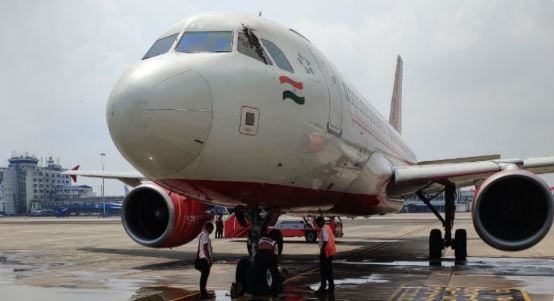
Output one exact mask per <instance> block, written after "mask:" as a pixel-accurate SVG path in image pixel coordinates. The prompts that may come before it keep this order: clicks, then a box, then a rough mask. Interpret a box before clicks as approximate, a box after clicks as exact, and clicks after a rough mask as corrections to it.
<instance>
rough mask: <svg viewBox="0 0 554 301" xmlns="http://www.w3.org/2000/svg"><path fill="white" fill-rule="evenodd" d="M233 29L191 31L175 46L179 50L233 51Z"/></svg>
mask: <svg viewBox="0 0 554 301" xmlns="http://www.w3.org/2000/svg"><path fill="white" fill-rule="evenodd" d="M232 49H233V32H232V31H189V32H185V34H183V36H182V37H181V41H179V44H177V47H175V50H177V51H179V52H189V53H190V52H231V50H232Z"/></svg>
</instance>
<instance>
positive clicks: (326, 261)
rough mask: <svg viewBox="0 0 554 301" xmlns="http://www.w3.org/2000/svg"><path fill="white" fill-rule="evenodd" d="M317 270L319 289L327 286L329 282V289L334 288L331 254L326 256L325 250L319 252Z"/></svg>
mask: <svg viewBox="0 0 554 301" xmlns="http://www.w3.org/2000/svg"><path fill="white" fill-rule="evenodd" d="M319 272H320V275H321V286H320V288H321V289H325V288H326V287H327V283H329V287H328V288H329V289H330V290H335V278H334V277H333V256H329V257H326V256H325V251H321V252H320V254H319Z"/></svg>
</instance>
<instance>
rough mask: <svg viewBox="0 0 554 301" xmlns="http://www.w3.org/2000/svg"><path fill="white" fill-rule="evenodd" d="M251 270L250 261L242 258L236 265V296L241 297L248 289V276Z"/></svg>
mask: <svg viewBox="0 0 554 301" xmlns="http://www.w3.org/2000/svg"><path fill="white" fill-rule="evenodd" d="M251 269H252V266H251V263H250V259H248V258H242V259H241V260H239V263H238V264H237V270H236V272H235V283H236V294H237V296H242V295H244V293H245V292H246V290H247V289H248V274H249V273H250V270H251Z"/></svg>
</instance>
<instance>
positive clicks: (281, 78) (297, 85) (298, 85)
mask: <svg viewBox="0 0 554 301" xmlns="http://www.w3.org/2000/svg"><path fill="white" fill-rule="evenodd" d="M279 81H280V82H281V84H283V83H287V84H291V85H292V86H293V87H295V88H296V89H298V90H302V89H304V85H303V84H302V82H297V81H294V80H292V79H290V78H288V77H286V76H284V75H281V76H279Z"/></svg>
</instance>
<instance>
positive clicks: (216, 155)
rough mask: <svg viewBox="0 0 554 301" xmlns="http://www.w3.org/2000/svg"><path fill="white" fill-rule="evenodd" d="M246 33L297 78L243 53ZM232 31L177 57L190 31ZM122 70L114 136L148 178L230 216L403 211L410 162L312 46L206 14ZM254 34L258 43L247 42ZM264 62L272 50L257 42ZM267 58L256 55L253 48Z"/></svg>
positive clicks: (278, 31) (265, 25) (271, 28)
mask: <svg viewBox="0 0 554 301" xmlns="http://www.w3.org/2000/svg"><path fill="white" fill-rule="evenodd" d="M245 28H247V29H246V30H248V29H252V30H253V31H251V32H250V33H251V34H253V35H254V36H255V38H257V39H259V40H261V39H264V40H267V41H270V42H272V43H273V44H274V45H277V46H278V48H280V49H281V51H282V53H283V54H284V56H285V57H286V59H287V60H288V62H289V63H290V66H291V67H292V69H293V71H294V72H292V73H291V72H289V71H287V70H284V69H283V68H281V67H280V66H278V65H277V64H276V62H275V61H276V59H275V57H273V56H271V55H268V56H269V58H270V59H271V61H272V64H271V65H269V64H265V63H264V62H262V61H260V60H257V59H255V58H252V57H250V56H247V55H245V54H243V53H240V52H239V51H238V49H237V47H238V45H239V43H241V41H240V40H239V35H241V34H242V35H244V32H245ZM208 31H218V32H229V31H230V32H232V49H231V50H230V51H227V52H194V53H190V52H179V51H177V50H176V49H175V47H176V45H178V44H179V42H180V40H181V39H182V37H183V35H184V34H186V33H188V32H208ZM173 34H177V36H176V37H175V42H174V43H173V44H172V46H171V48H170V49H169V50H168V51H167V52H166V53H163V54H160V55H157V56H154V57H151V58H148V59H144V60H142V61H140V62H139V63H137V64H136V65H135V66H133V67H132V68H131V69H130V70H129V71H128V72H126V73H125V74H124V75H123V76H122V78H121V79H120V81H119V82H118V84H117V85H116V87H115V88H114V90H113V92H112V94H111V96H110V99H109V102H108V106H107V120H108V125H109V129H110V133H111V135H112V138H113V140H114V142H115V144H116V146H117V147H118V149H119V151H120V152H121V153H122V155H123V156H124V157H125V158H126V159H127V160H128V161H129V162H130V163H131V164H132V165H133V166H134V167H135V168H137V170H139V171H140V172H142V173H143V174H144V175H145V176H146V177H148V178H149V179H151V180H153V181H154V182H156V183H157V184H159V185H161V186H163V187H165V188H168V189H170V190H172V191H177V192H179V193H181V194H184V195H185V196H187V197H189V198H194V199H198V200H200V201H204V202H207V203H211V204H217V205H223V206H228V207H236V206H264V207H268V208H279V209H281V210H283V211H289V212H320V211H323V212H325V211H327V212H329V213H336V214H352V215H369V214H378V213H386V212H393V211H397V210H398V209H399V208H400V207H401V202H399V201H397V200H392V199H389V198H388V197H387V195H386V185H387V183H388V182H389V181H390V179H391V176H392V166H401V165H410V164H414V163H415V162H416V159H415V156H414V154H413V153H412V152H411V151H410V149H409V148H408V147H407V146H406V145H405V144H404V143H403V142H402V139H401V137H400V135H399V134H398V133H397V131H396V130H395V129H394V128H393V127H391V126H390V125H389V123H388V121H387V120H386V119H384V118H383V117H382V116H381V115H380V114H379V113H378V112H377V111H376V110H375V109H374V108H373V107H372V106H371V105H370V104H369V102H367V101H366V100H365V98H364V97H363V96H362V95H361V94H360V93H358V92H357V91H356V89H354V87H352V86H351V85H350V84H349V83H348V82H347V81H346V80H345V79H344V78H343V77H342V76H341V75H340V74H339V73H338V71H337V70H336V69H335V67H333V65H332V64H331V63H330V62H329V61H328V60H327V59H326V58H325V57H324V56H323V55H322V54H321V53H320V52H319V51H318V50H317V49H316V48H315V47H314V46H313V45H312V44H311V43H310V42H309V41H307V40H306V39H305V38H303V37H302V36H300V35H299V34H297V33H296V32H294V31H292V30H289V29H288V28H286V27H283V26H280V25H278V24H275V23H273V22H270V21H267V20H265V19H263V18H260V17H252V16H245V15H237V14H205V15H199V16H195V17H192V18H189V19H186V20H185V21H183V22H181V23H179V24H177V25H176V26H174V27H173V28H172V29H170V30H169V31H167V32H166V33H164V34H163V35H162V36H161V38H164V37H168V36H171V35H173ZM249 37H251V36H250V35H249ZM259 47H261V49H263V51H265V52H266V54H267V53H268V49H267V46H266V45H263V46H262V45H260V46H259ZM257 50H260V49H257Z"/></svg>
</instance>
